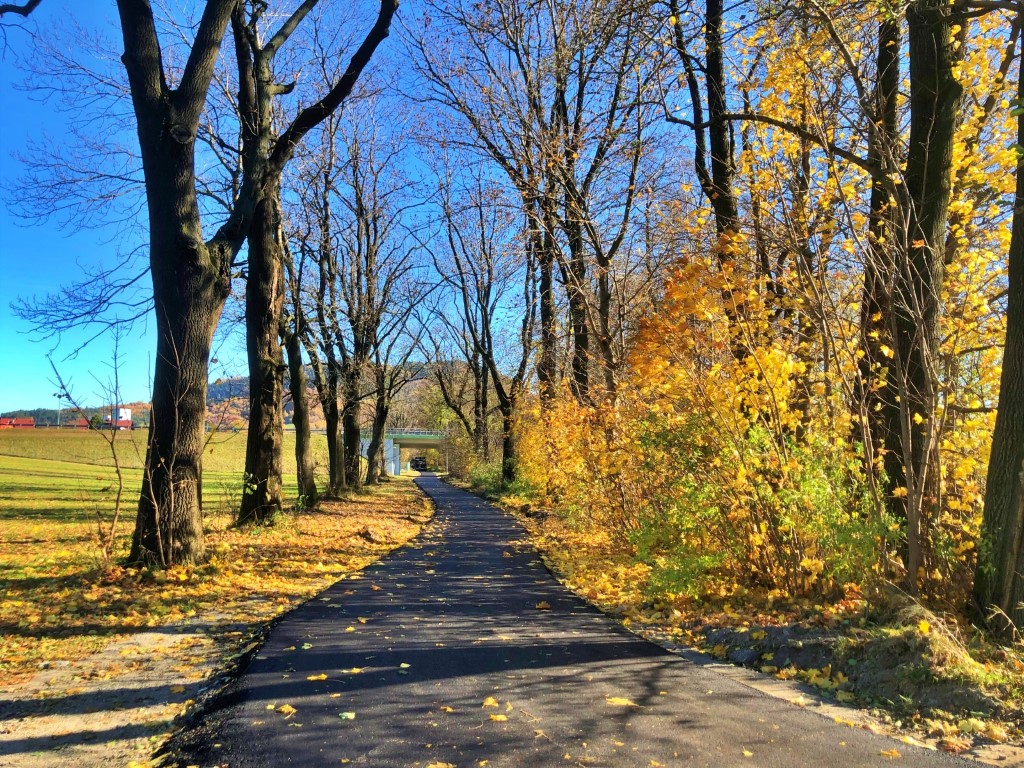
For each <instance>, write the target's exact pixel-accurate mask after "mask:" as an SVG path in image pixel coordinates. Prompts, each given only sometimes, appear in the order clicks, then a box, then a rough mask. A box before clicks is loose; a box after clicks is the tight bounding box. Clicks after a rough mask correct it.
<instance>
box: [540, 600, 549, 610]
mask: <svg viewBox="0 0 1024 768" xmlns="http://www.w3.org/2000/svg"><path fill="white" fill-rule="evenodd" d="M537 610H538V611H550V610H551V603H549V602H548V601H547V600H541V601H540V602H539V603H537Z"/></svg>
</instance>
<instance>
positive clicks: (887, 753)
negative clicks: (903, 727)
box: [881, 749, 900, 760]
mask: <svg viewBox="0 0 1024 768" xmlns="http://www.w3.org/2000/svg"><path fill="white" fill-rule="evenodd" d="M881 754H882V756H883V757H891V758H892V759H893V760H895V759H896V758H898V757H900V751H899V750H898V749H883V750H882V752H881Z"/></svg>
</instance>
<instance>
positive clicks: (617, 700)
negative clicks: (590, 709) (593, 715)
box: [604, 696, 639, 707]
mask: <svg viewBox="0 0 1024 768" xmlns="http://www.w3.org/2000/svg"><path fill="white" fill-rule="evenodd" d="M604 700H605V703H606V704H611V705H612V706H614V707H636V706H639V705H638V704H637V703H636V702H635V701H632V700H630V699H624V698H622V697H621V696H606V697H605V699H604Z"/></svg>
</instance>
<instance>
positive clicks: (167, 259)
mask: <svg viewBox="0 0 1024 768" xmlns="http://www.w3.org/2000/svg"><path fill="white" fill-rule="evenodd" d="M233 6H234V4H233V3H232V2H229V0H211V2H208V3H207V4H206V7H205V9H204V11H203V17H202V20H201V22H200V25H199V28H198V29H197V32H196V38H195V42H194V44H193V47H192V50H191V52H190V54H189V58H188V65H187V66H186V67H185V69H184V70H183V73H182V80H181V83H180V84H179V88H178V89H177V90H175V91H171V90H170V89H169V88H168V87H167V79H166V75H165V72H164V69H163V61H162V52H161V50H160V42H159V39H158V37H157V32H156V22H155V19H154V17H153V10H152V8H151V7H150V5H149V3H144V2H129V0H119V2H118V4H117V7H118V13H119V16H120V19H121V33H122V38H123V41H124V55H123V56H122V59H121V60H122V62H123V63H124V67H125V72H126V73H127V75H128V81H129V84H130V87H131V95H132V107H133V110H134V112H135V118H136V122H137V129H138V137H139V149H140V151H141V155H142V167H143V172H144V175H145V180H146V205H147V209H148V213H149V242H150V252H149V263H150V275H151V278H152V281H153V305H154V311H155V314H156V330H157V350H156V352H157V353H156V363H155V367H154V372H153V408H152V414H151V423H150V430H149V443H148V446H147V449H146V466H145V468H144V471H143V480H142V492H141V494H140V496H139V508H138V514H137V515H136V518H135V532H134V534H133V536H132V548H131V552H130V554H129V558H128V559H129V561H130V562H132V563H136V564H142V565H148V566H155V567H167V566H170V565H178V564H191V563H196V562H199V561H200V560H202V558H203V518H202V509H201V504H202V456H203V446H204V442H205V441H204V436H205V435H204V433H205V422H206V385H207V376H208V369H209V358H210V343H211V341H212V338H213V332H214V329H215V328H216V326H217V322H218V320H219V319H220V314H221V310H222V309H223V308H224V301H225V300H226V299H227V296H228V294H229V293H230V290H231V277H230V266H231V260H232V258H233V257H234V254H235V253H236V252H237V247H238V246H240V245H241V234H240V230H242V229H243V228H244V226H245V225H244V222H243V220H242V219H243V218H244V217H243V216H242V215H241V213H240V212H244V211H247V210H248V209H246V208H245V207H244V206H242V207H239V208H238V210H237V211H236V212H235V213H238V214H239V215H238V216H232V218H231V220H230V221H229V224H225V226H224V227H223V228H222V232H221V233H219V236H218V237H217V238H215V239H214V241H211V243H209V244H207V243H205V242H204V239H203V229H202V223H201V221H200V216H199V205H198V201H197V196H196V177H195V135H196V130H197V126H198V123H199V116H200V114H201V112H202V107H203V104H204V102H205V100H206V93H207V90H208V88H209V84H210V80H211V78H212V75H213V70H214V66H215V64H216V60H217V56H218V52H219V49H220V44H221V41H222V40H223V37H224V32H225V30H226V28H227V24H228V19H229V17H230V15H231V10H232V8H233Z"/></svg>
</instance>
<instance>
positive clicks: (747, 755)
mask: <svg viewBox="0 0 1024 768" xmlns="http://www.w3.org/2000/svg"><path fill="white" fill-rule="evenodd" d="M743 756H744V757H753V756H754V753H753V752H751V751H750V750H749V749H744V750H743Z"/></svg>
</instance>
